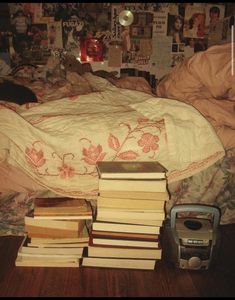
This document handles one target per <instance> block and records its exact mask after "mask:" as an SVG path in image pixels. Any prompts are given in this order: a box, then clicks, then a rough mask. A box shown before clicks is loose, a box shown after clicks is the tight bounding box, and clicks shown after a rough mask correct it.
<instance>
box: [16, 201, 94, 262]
mask: <svg viewBox="0 0 235 300" xmlns="http://www.w3.org/2000/svg"><path fill="white" fill-rule="evenodd" d="M92 219H93V214H92V209H91V206H90V203H89V202H88V201H86V200H84V199H72V198H35V199H34V210H33V212H32V214H31V215H30V216H25V233H26V234H25V237H24V239H23V242H22V244H21V245H20V247H19V250H18V253H17V257H16V260H15V265H16V266H31V267H32V266H38V267H79V266H80V265H81V259H82V255H83V251H84V247H85V246H87V245H88V241H89V233H88V229H87V222H92Z"/></svg>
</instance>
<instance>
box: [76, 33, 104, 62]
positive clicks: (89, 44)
mask: <svg viewBox="0 0 235 300" xmlns="http://www.w3.org/2000/svg"><path fill="white" fill-rule="evenodd" d="M80 49H81V61H103V43H102V42H101V41H100V40H98V39H95V38H87V39H84V40H82V41H81V42H80Z"/></svg>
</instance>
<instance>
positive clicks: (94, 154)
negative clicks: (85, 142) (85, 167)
mask: <svg viewBox="0 0 235 300" xmlns="http://www.w3.org/2000/svg"><path fill="white" fill-rule="evenodd" d="M102 151H103V148H102V146H101V145H98V146H96V147H95V146H93V145H91V146H90V147H89V148H88V149H87V148H83V151H82V153H83V155H84V158H83V160H85V162H86V163H88V164H89V165H95V164H96V162H97V161H100V160H103V159H104V157H105V155H106V153H105V152H103V153H102Z"/></svg>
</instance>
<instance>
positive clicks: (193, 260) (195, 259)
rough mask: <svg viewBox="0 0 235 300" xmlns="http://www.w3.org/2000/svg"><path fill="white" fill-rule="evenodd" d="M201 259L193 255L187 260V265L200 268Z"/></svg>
mask: <svg viewBox="0 0 235 300" xmlns="http://www.w3.org/2000/svg"><path fill="white" fill-rule="evenodd" d="M201 264H202V261H201V259H200V258H199V257H197V256H193V257H191V258H190V259H189V260H188V266H189V267H190V268H193V269H197V268H200V266H201Z"/></svg>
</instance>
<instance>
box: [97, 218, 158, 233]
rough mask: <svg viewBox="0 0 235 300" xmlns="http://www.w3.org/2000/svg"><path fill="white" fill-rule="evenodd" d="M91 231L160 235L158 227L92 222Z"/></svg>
mask: <svg viewBox="0 0 235 300" xmlns="http://www.w3.org/2000/svg"><path fill="white" fill-rule="evenodd" d="M92 229H93V230H96V231H111V232H122V233H124V232H127V233H128V232H130V233H139V234H141V233H143V234H160V226H148V225H136V224H123V223H113V222H100V221H94V222H93V223H92Z"/></svg>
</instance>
